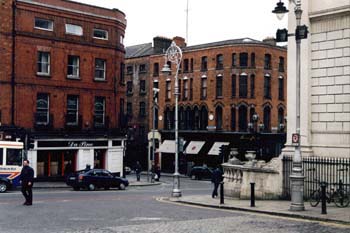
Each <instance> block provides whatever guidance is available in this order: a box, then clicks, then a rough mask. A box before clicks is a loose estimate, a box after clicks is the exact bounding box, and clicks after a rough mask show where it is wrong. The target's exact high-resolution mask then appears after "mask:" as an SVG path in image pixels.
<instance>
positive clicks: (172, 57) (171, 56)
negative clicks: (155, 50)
mask: <svg viewBox="0 0 350 233" xmlns="http://www.w3.org/2000/svg"><path fill="white" fill-rule="evenodd" d="M181 60H182V51H181V49H180V47H179V46H177V45H176V43H175V42H174V41H173V42H172V43H171V45H170V47H169V48H168V49H167V51H166V53H165V64H164V67H163V69H162V72H163V73H167V74H169V73H170V72H171V70H170V67H169V65H168V64H167V62H168V61H169V62H171V63H174V64H175V65H176V74H175V93H174V95H175V173H174V184H173V191H172V193H171V195H172V196H173V197H181V190H180V174H179V121H178V116H179V111H178V108H179V106H178V104H179V103H178V102H179V80H178V74H179V69H180V64H181Z"/></svg>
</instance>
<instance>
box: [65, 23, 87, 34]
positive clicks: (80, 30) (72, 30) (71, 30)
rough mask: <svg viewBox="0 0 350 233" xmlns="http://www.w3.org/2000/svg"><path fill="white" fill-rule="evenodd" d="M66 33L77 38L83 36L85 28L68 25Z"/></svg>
mask: <svg viewBox="0 0 350 233" xmlns="http://www.w3.org/2000/svg"><path fill="white" fill-rule="evenodd" d="M66 33H67V34H72V35H76V36H82V35H83V28H82V27H81V26H79V25H74V24H66Z"/></svg>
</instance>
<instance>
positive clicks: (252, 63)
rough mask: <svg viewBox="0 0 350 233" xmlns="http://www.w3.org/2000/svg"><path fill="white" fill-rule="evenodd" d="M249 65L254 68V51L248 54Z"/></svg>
mask: <svg viewBox="0 0 350 233" xmlns="http://www.w3.org/2000/svg"><path fill="white" fill-rule="evenodd" d="M250 66H251V67H253V68H255V53H252V54H250Z"/></svg>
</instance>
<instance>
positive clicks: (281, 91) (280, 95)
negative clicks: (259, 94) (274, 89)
mask: <svg viewBox="0 0 350 233" xmlns="http://www.w3.org/2000/svg"><path fill="white" fill-rule="evenodd" d="M278 99H279V100H284V79H283V77H282V76H281V77H279V79H278Z"/></svg>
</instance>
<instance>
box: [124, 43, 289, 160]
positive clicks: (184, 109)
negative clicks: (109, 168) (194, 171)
mask: <svg viewBox="0 0 350 233" xmlns="http://www.w3.org/2000/svg"><path fill="white" fill-rule="evenodd" d="M174 41H176V43H177V45H179V46H180V47H181V48H182V50H183V57H182V64H181V70H180V74H179V87H180V96H179V133H180V137H183V138H184V139H185V141H186V144H185V147H186V153H187V155H186V158H183V159H184V160H187V162H188V161H189V160H190V161H193V162H195V163H211V161H217V159H216V158H217V157H218V156H217V155H218V148H217V147H219V146H220V145H222V143H225V145H229V146H230V147H236V148H238V150H239V152H240V153H243V154H244V152H245V151H246V150H249V149H256V150H257V148H256V147H259V148H260V156H262V155H264V156H265V157H264V158H268V157H272V156H276V155H278V154H279V153H280V150H281V147H282V146H283V144H284V140H285V134H284V130H285V127H286V126H285V124H286V122H285V114H286V96H287V95H286V84H287V81H286V79H287V76H286V75H287V72H286V64H287V62H286V59H287V50H286V48H283V47H278V46H276V45H275V43H274V40H266V41H263V42H261V41H257V40H253V39H249V38H243V39H236V40H228V41H220V42H213V43H208V44H202V45H194V46H186V44H185V41H184V40H183V39H182V38H179V37H176V38H174ZM170 43H171V40H170V39H166V38H163V43H159V42H158V44H164V45H165V44H167V45H168V46H169V45H170ZM166 48H167V47H166ZM166 48H165V49H161V50H158V51H157V46H154V51H153V54H152V55H150V56H149V57H148V56H146V57H145V58H144V59H143V63H145V64H147V66H146V67H149V70H147V72H148V77H149V80H153V85H152V84H148V86H149V91H148V93H149V94H150V95H149V98H148V99H149V104H148V113H151V112H152V104H151V103H152V88H153V87H156V88H159V89H160V92H159V94H158V109H157V117H156V122H157V124H156V125H157V126H158V130H159V131H160V132H161V134H162V141H163V143H164V139H165V140H167V141H168V142H167V143H169V142H170V141H169V140H174V139H173V137H174V136H173V134H174V131H173V129H174V109H175V106H174V101H175V97H174V74H175V67H174V65H172V67H171V68H172V71H173V72H172V74H171V75H170V76H165V75H164V74H162V73H161V69H162V67H163V65H164V62H165V60H164V52H165V51H166ZM139 59H140V58H139ZM130 61H131V60H130V59H127V61H126V63H129V62H130ZM138 63H142V62H140V61H138ZM146 85H147V84H146ZM133 101H137V100H135V99H134V100H133ZM255 113H256V114H257V116H258V117H259V118H258V119H255V121H254V120H253V115H254V114H255ZM148 116H151V115H148ZM152 121H153V118H152V117H148V125H150V126H151V125H152ZM257 138H258V139H259V140H257ZM257 141H259V142H257ZM170 143H171V142H170ZM258 143H259V144H260V145H259V146H257V145H256V144H258ZM166 147H167V146H164V147H162V146H160V150H159V151H160V152H163V155H164V154H165V155H166V154H167V153H170V151H166V150H167V149H164V148H166ZM167 148H168V149H169V147H167ZM190 148H197V149H196V150H195V151H191V150H190ZM170 150H173V148H172V149H170ZM170 154H172V153H170ZM258 154H259V153H258ZM163 155H162V160H167V161H161V164H162V165H163V167H164V166H165V164H166V163H168V164H170V166H172V163H171V161H172V160H173V157H171V156H163ZM211 155H213V156H214V157H212V156H211ZM167 157H168V159H166V158H167Z"/></svg>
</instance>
